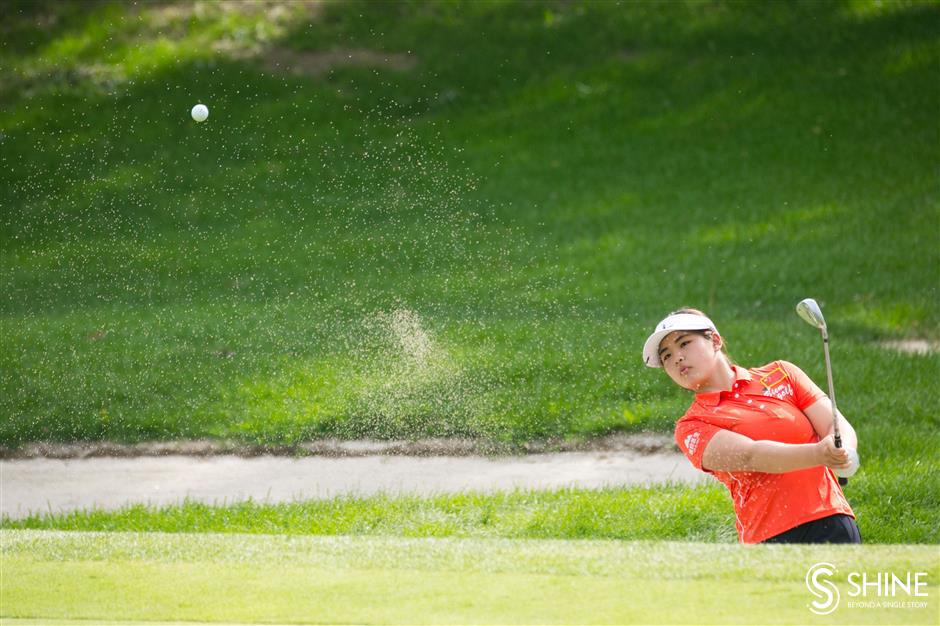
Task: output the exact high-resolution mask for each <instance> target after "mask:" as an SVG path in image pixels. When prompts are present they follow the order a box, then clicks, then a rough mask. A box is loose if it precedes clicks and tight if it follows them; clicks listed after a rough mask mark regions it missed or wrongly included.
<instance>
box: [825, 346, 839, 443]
mask: <svg viewBox="0 0 940 626" xmlns="http://www.w3.org/2000/svg"><path fill="white" fill-rule="evenodd" d="M822 338H823V353H824V354H825V355H826V379H827V380H828V381H829V402H831V403H832V439H833V441H834V442H835V444H836V447H837V448H841V447H842V435H841V434H840V433H839V410H838V409H837V408H836V390H835V388H834V387H833V385H832V363H831V362H830V361H829V333H827V332H826V331H825V330H823V331H822Z"/></svg>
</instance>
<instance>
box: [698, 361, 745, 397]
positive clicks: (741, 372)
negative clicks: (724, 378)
mask: <svg viewBox="0 0 940 626" xmlns="http://www.w3.org/2000/svg"><path fill="white" fill-rule="evenodd" d="M731 369H733V370H734V383H732V385H731V391H736V390H738V389H740V388H741V387H744V385H745V384H746V383H749V382H751V380H752V378H751V373H750V372H749V371H748V370H746V369H744V368H743V367H738V366H737V365H732V366H731ZM723 393H729V392H727V391H710V392H708V393H697V394H695V400H696V402H699V403H701V404H704V405H705V406H717V405H718V402H719V401H720V400H721V394H723Z"/></svg>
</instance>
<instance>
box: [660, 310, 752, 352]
mask: <svg viewBox="0 0 940 626" xmlns="http://www.w3.org/2000/svg"><path fill="white" fill-rule="evenodd" d="M681 314H686V315H701V316H702V317H708V316H707V315H705V313H703V312H702V311H699V310H698V309H693V308H692V307H690V306H685V307H682V308H681V309H678V310H676V311H673V312H672V313H670V314H669V315H681ZM686 332H690V333H696V334H699V335H702V336H703V337H705V338H706V339H708V340H711V338H712V331H710V330H689V331H686ZM721 353H722V354H723V355H725V359H726V360H727V361H728V365H736V363H735V362H734V359H733V358H731V355H730V354H728V342H727V341H725V338H724V337H722V338H721Z"/></svg>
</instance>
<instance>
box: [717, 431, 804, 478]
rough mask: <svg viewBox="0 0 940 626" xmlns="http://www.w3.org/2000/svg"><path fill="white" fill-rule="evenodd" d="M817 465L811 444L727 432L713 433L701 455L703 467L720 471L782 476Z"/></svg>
mask: <svg viewBox="0 0 940 626" xmlns="http://www.w3.org/2000/svg"><path fill="white" fill-rule="evenodd" d="M817 465H822V462H821V459H820V457H819V450H818V448H817V447H816V444H814V443H806V444H790V443H780V442H777V441H754V440H753V439H751V438H750V437H745V436H744V435H739V434H738V433H733V432H731V431H730V430H722V431H720V432H718V433H717V434H715V436H713V437H712V438H711V439H710V440H709V442H708V445H706V446H705V451H704V452H703V453H702V467H704V468H705V469H708V470H712V471H720V472H766V473H768V474H782V473H784V472H792V471H795V470H798V469H804V468H807V467H815V466H817Z"/></svg>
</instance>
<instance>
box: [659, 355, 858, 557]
mask: <svg viewBox="0 0 940 626" xmlns="http://www.w3.org/2000/svg"><path fill="white" fill-rule="evenodd" d="M734 371H735V378H736V380H735V382H734V384H733V386H732V389H731V391H719V392H714V393H700V394H696V396H695V400H694V401H693V402H692V406H690V407H689V409H688V410H687V411H686V413H685V415H684V416H683V417H682V418H681V419H680V420H679V421H678V422H677V423H676V431H675V436H676V443H677V444H678V445H679V449H680V450H682V452H683V453H684V454H685V455H686V456H687V457H688V458H689V460H690V461H691V462H692V465H694V466H695V467H696V468H698V469H700V470H702V471H704V472H708V473H709V474H712V475H714V476H715V478H717V479H718V480H720V481H721V482H723V483H724V484H725V486H727V487H728V490H729V491H730V492H731V499H732V501H733V502H734V512H735V516H736V518H737V519H736V523H735V525H736V526H737V529H738V537H739V538H740V540H741V542H742V543H759V542H761V541H764V540H765V539H769V538H770V537H773V536H774V535H779V534H780V533H782V532H784V531H787V530H790V529H791V528H793V527H795V526H799V525H800V524H803V523H805V522H810V521H813V520H816V519H820V518H823V517H827V516H829V515H835V514H837V513H844V514H846V515H851V516H852V517H855V514H854V513H853V512H852V508H851V507H850V506H849V503H848V501H847V500H846V499H845V495H844V494H843V493H842V488H841V487H840V486H839V481H838V479H837V478H836V476H835V474H833V473H832V470H830V469H829V468H827V467H825V466H822V465H820V466H818V467H811V468H808V469H802V470H797V471H794V472H786V473H784V474H767V473H764V472H720V471H710V470H707V469H703V468H702V455H703V454H704V452H705V446H707V445H708V442H709V440H711V438H712V437H713V436H714V435H715V433H717V432H718V431H720V430H723V429H724V430H730V431H732V432H736V433H738V434H741V435H744V436H745V437H750V438H751V439H754V440H757V441H761V440H766V441H779V442H781V443H815V442H817V441H819V439H820V437H819V436H818V435H817V434H816V431H815V430H813V424H812V422H810V421H809V418H808V417H806V414H805V413H803V410H804V409H806V408H807V407H809V406H811V405H812V404H813V403H814V402H816V401H817V400H819V399H820V398H823V397H825V395H826V394H824V393H823V392H822V390H820V389H819V387H817V386H816V384H815V383H814V382H813V381H812V380H811V379H810V378H809V376H807V375H806V374H805V373H803V371H802V370H801V369H800V368H798V367H797V366H796V365H794V364H792V363H788V362H786V361H774V362H773V363H770V364H768V365H765V366H763V367H756V368H753V369H750V370H746V369H744V368H741V367H738V366H736V365H735V366H734Z"/></svg>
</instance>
